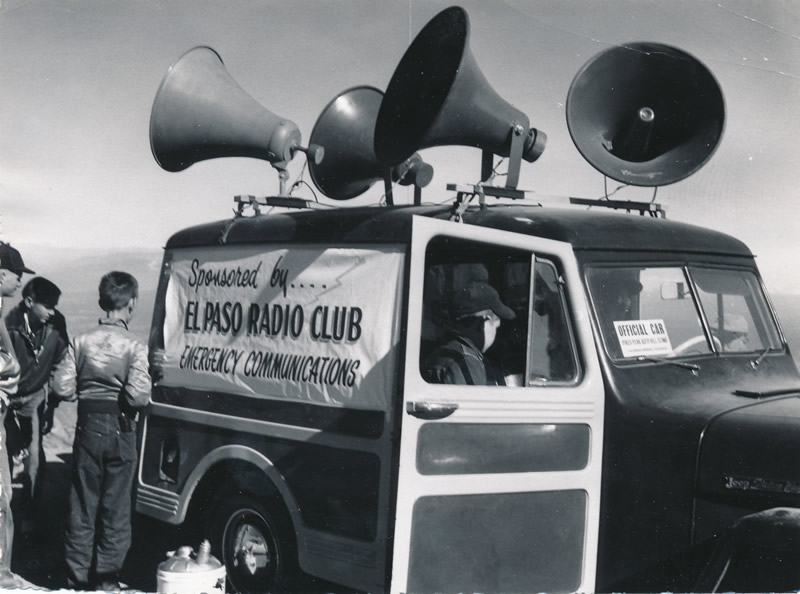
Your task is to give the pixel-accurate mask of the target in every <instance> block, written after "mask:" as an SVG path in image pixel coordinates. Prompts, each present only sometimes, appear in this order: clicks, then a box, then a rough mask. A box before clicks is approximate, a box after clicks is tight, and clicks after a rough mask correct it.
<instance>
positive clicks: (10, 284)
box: [0, 241, 35, 297]
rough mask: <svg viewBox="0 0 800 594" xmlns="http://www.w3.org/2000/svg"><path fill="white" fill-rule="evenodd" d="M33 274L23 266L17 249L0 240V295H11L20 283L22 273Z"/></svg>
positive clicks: (15, 291)
mask: <svg viewBox="0 0 800 594" xmlns="http://www.w3.org/2000/svg"><path fill="white" fill-rule="evenodd" d="M23 272H27V273H28V274H35V273H34V272H33V270H31V269H30V268H27V267H26V266H25V262H23V261H22V256H21V255H20V253H19V250H17V249H15V248H13V247H11V244H9V243H6V242H4V241H0V296H2V297H13V296H14V295H15V294H16V293H17V289H19V288H20V286H21V285H22V273H23Z"/></svg>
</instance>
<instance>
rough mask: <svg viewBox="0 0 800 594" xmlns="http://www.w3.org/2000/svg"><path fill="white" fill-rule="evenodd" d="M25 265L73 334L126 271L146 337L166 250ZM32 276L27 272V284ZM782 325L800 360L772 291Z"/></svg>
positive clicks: (28, 255)
mask: <svg viewBox="0 0 800 594" xmlns="http://www.w3.org/2000/svg"><path fill="white" fill-rule="evenodd" d="M17 247H18V248H19V249H20V251H21V252H22V255H23V258H24V259H25V263H26V264H27V265H28V266H29V267H30V268H32V269H34V270H35V271H36V273H37V275H39V276H46V277H47V278H49V279H50V280H52V281H53V282H54V283H56V284H57V285H58V286H59V287H60V288H61V290H62V297H61V301H60V303H59V309H60V310H61V312H62V313H63V314H64V315H65V316H66V318H67V324H68V327H69V331H70V333H71V334H77V333H79V332H82V331H84V330H87V329H89V328H91V327H93V326H94V325H95V324H96V323H97V318H98V317H99V316H100V314H101V313H102V312H101V311H100V308H99V307H98V306H97V285H98V283H99V282H100V278H101V277H102V276H103V274H105V273H106V272H108V271H110V270H124V271H126V272H130V273H131V274H133V275H134V276H135V277H136V278H137V280H138V281H139V309H138V311H137V313H136V316H135V318H134V320H133V322H132V324H131V331H132V332H134V333H135V334H136V335H137V336H138V337H139V338H140V339H142V340H147V338H148V335H149V328H150V322H151V320H152V316H153V302H154V299H155V292H156V287H157V285H158V275H159V270H160V268H161V260H162V257H163V251H162V250H161V249H160V248H159V249H143V248H142V249H139V248H132V249H126V250H107V251H100V250H81V249H74V248H69V249H56V248H51V247H46V246H23V245H19V246H17ZM28 278H30V277H29V276H27V275H26V276H25V277H24V278H23V282H24V281H25V280H26V279H28ZM771 298H772V303H773V305H774V306H775V310H776V311H777V313H778V319H779V320H780V322H781V327H782V329H783V332H784V333H785V335H786V338H787V340H788V342H789V346H790V347H791V349H792V355H793V356H794V358H795V360H796V361H798V364H800V295H771Z"/></svg>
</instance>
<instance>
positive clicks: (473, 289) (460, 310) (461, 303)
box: [423, 281, 516, 386]
mask: <svg viewBox="0 0 800 594" xmlns="http://www.w3.org/2000/svg"><path fill="white" fill-rule="evenodd" d="M450 317H451V320H452V323H453V325H452V328H451V329H450V333H449V336H448V339H447V341H446V342H445V343H444V344H442V345H440V346H439V347H437V348H436V349H434V351H433V352H432V353H431V355H430V356H429V357H428V359H427V362H426V363H425V364H424V365H423V375H424V377H425V379H426V380H427V381H428V382H430V383H434V384H462V385H476V386H487V385H489V386H492V385H498V384H500V385H502V384H503V382H502V380H500V381H499V380H498V379H497V378H496V377H494V374H492V373H491V371H490V370H489V369H488V368H487V365H486V361H485V359H484V353H485V352H486V351H487V350H489V347H491V346H492V344H494V341H495V338H496V337H497V329H498V328H499V327H500V322H501V320H513V319H514V318H515V317H516V315H515V314H514V310H512V309H511V308H510V307H508V306H506V305H505V304H503V302H502V301H500V296H499V295H498V293H497V291H496V290H495V289H494V287H492V286H491V285H489V284H487V283H485V282H482V281H472V282H470V283H467V284H466V285H465V286H464V287H462V288H461V289H458V290H457V291H456V292H455V294H454V295H453V296H452V298H451V301H450Z"/></svg>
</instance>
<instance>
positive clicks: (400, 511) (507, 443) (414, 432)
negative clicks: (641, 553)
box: [391, 217, 604, 592]
mask: <svg viewBox="0 0 800 594" xmlns="http://www.w3.org/2000/svg"><path fill="white" fill-rule="evenodd" d="M476 279H477V280H482V281H487V282H489V283H490V284H492V286H494V288H495V289H497V290H498V292H499V293H500V297H501V300H503V302H504V303H505V304H506V305H509V306H511V307H512V309H514V311H515V313H516V318H515V320H514V321H513V323H512V322H508V323H507V322H503V324H502V325H501V328H500V330H498V339H497V341H496V343H495V347H497V349H498V350H497V352H494V353H493V352H492V351H491V350H490V351H487V352H486V358H487V361H488V360H489V359H490V358H493V359H494V365H495V366H496V367H504V366H506V365H508V368H506V369H502V371H501V373H502V374H503V375H502V377H505V376H507V379H506V380H505V382H506V383H513V384H515V385H513V386H512V385H491V386H487V385H484V386H474V385H445V384H434V383H429V382H427V381H426V380H425V379H424V377H423V371H421V370H424V368H425V361H426V356H428V354H429V353H430V352H431V348H432V343H435V342H436V340H442V339H443V337H442V332H441V331H440V329H439V328H437V326H438V325H439V324H440V323H441V321H442V319H444V318H445V317H446V313H447V312H446V309H447V298H446V296H447V294H448V293H449V292H452V290H454V289H457V288H458V286H459V284H460V283H461V284H463V283H466V282H469V281H470V280H476ZM408 304H409V309H408V333H407V343H406V353H405V360H406V364H405V383H404V402H403V407H404V408H403V419H402V436H401V440H400V467H399V471H398V473H399V475H398V485H397V516H396V520H395V532H394V550H393V565H392V582H391V590H392V592H442V591H453V592H523V591H524V592H545V591H546V592H554V591H583V592H588V591H592V590H593V589H594V584H595V569H596V558H597V542H598V524H599V510H600V480H601V465H602V447H603V410H604V391H603V381H602V377H601V373H600V367H599V363H598V358H597V354H596V351H595V347H594V341H593V340H592V333H591V328H590V322H589V315H588V308H587V305H586V299H585V295H584V291H583V289H582V283H581V280H580V276H579V272H578V268H577V265H576V262H575V258H574V255H573V253H572V249H571V247H570V246H569V245H568V244H566V243H562V242H557V241H552V240H546V239H541V238H535V237H531V236H527V235H521V234H517V233H510V232H505V231H498V230H494V229H488V228H484V227H477V226H473V225H468V224H460V223H453V222H448V221H442V220H433V219H427V218H423V217H414V222H413V237H412V246H411V264H410V280H409V297H408ZM501 343H504V344H501ZM493 348H494V347H493ZM500 383H501V384H502V383H504V382H502V381H501V382H500Z"/></svg>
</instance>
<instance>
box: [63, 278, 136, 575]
mask: <svg viewBox="0 0 800 594" xmlns="http://www.w3.org/2000/svg"><path fill="white" fill-rule="evenodd" d="M99 290H100V300H99V304H100V308H101V309H102V310H103V311H104V312H105V317H104V318H101V319H100V321H99V326H98V327H97V328H95V329H94V330H91V331H89V332H86V333H84V334H81V335H80V336H77V337H75V338H74V340H73V341H72V344H71V345H70V349H69V353H68V355H67V360H66V364H65V365H64V366H59V368H57V369H56V376H55V378H54V387H55V391H56V392H57V393H59V394H65V393H70V394H76V395H77V399H78V425H77V428H76V431H75V444H74V446H73V457H72V486H71V488H70V496H69V516H68V518H67V529H66V534H65V539H64V548H65V560H66V565H67V580H68V585H69V586H70V587H71V588H76V589H84V588H87V587H88V588H94V589H100V590H118V589H119V587H120V586H119V574H120V571H121V570H122V566H123V564H124V562H125V556H126V555H127V553H128V549H129V548H130V545H131V490H132V487H133V478H134V475H135V473H136V461H137V453H136V417H137V414H138V411H139V410H141V409H143V408H144V407H145V406H146V405H147V403H148V402H149V400H150V387H151V386H150V375H149V374H148V370H147V368H148V363H147V347H146V346H145V345H143V344H142V343H140V342H139V341H137V340H136V339H135V338H134V337H132V336H131V335H130V333H129V332H128V323H129V322H130V321H131V318H132V317H133V312H134V310H135V309H136V303H137V300H138V283H137V282H136V279H135V278H134V277H133V276H131V275H130V274H128V273H126V272H117V271H115V272H109V273H108V274H106V275H105V276H104V277H103V278H102V280H101V281H100V289H99ZM56 386H57V387H56ZM74 398H75V396H73V397H72V399H74ZM93 558H94V566H92V559H93Z"/></svg>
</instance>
